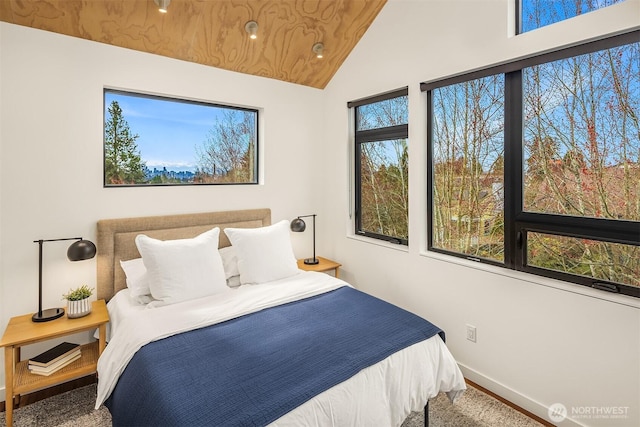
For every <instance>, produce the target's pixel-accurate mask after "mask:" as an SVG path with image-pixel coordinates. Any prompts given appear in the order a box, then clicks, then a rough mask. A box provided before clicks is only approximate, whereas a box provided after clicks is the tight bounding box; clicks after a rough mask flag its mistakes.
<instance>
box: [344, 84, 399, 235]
mask: <svg viewBox="0 0 640 427" xmlns="http://www.w3.org/2000/svg"><path fill="white" fill-rule="evenodd" d="M407 95H408V90H407V89H406V88H405V89H401V90H399V91H394V92H391V93H387V94H384V95H378V96H376V97H372V98H367V99H363V100H359V101H353V102H350V103H349V104H348V107H349V108H353V111H354V114H355V232H356V234H360V235H365V236H369V237H373V238H377V239H382V240H388V241H391V242H396V243H400V244H405V245H406V244H408V237H409V230H408V227H409V193H408V191H409V154H408V146H407V138H408V136H409V125H408V119H409V115H408V103H407V101H408V100H407Z"/></svg>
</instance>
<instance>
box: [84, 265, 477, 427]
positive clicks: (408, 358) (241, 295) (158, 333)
mask: <svg viewBox="0 0 640 427" xmlns="http://www.w3.org/2000/svg"><path fill="white" fill-rule="evenodd" d="M341 286H350V285H349V284H348V283H346V282H344V281H342V280H340V279H336V278H334V277H332V276H329V275H327V274H324V273H315V272H303V273H300V274H298V275H296V276H293V277H290V278H287V279H283V280H278V281H274V282H270V283H264V284H260V285H246V286H241V287H239V288H237V289H229V291H227V292H224V293H222V294H216V295H211V296H208V297H205V298H200V299H197V300H192V301H185V302H182V303H178V304H173V305H169V306H164V307H157V308H147V307H146V306H143V305H139V304H136V303H135V302H133V301H132V300H131V298H130V297H129V295H127V290H123V291H120V292H118V294H116V295H115V296H114V298H112V299H111V301H109V304H108V305H107V307H108V309H109V316H110V323H111V325H110V326H111V328H110V329H111V330H110V337H109V338H110V340H109V345H108V346H107V348H106V349H105V351H104V353H103V354H102V356H101V357H100V359H99V360H98V375H99V378H100V381H99V382H98V396H97V399H96V409H97V408H99V407H100V405H101V404H103V403H104V401H105V400H106V399H107V398H108V397H109V395H110V394H111V392H112V391H113V388H114V387H115V384H116V382H117V380H118V378H119V376H120V374H121V373H122V372H123V371H124V368H125V367H126V365H127V363H128V362H129V360H131V358H132V357H133V355H134V354H135V352H136V351H137V350H138V349H139V348H141V347H142V346H143V345H145V344H147V343H149V342H152V341H155V340H158V339H161V338H165V337H167V336H170V335H174V334H177V333H180V332H184V331H186V330H190V329H195V328H199V327H203V326H207V325H212V324H215V323H220V322H224V321H226V320H229V319H232V318H235V317H239V316H242V315H244V314H248V313H252V312H256V311H259V310H262V309H264V308H268V307H273V306H276V305H279V304H284V303H287V302H291V301H295V300H299V299H303V298H308V297H310V296H313V295H319V294H322V293H325V292H329V291H331V290H334V289H337V288H339V287H341ZM425 361H426V363H425ZM465 389H466V385H465V382H464V378H463V375H462V372H461V371H460V369H459V368H458V365H457V364H456V362H455V360H454V358H453V356H452V355H451V353H450V352H449V350H448V348H447V347H446V345H445V344H444V342H443V341H442V339H441V338H440V336H438V335H436V336H434V337H432V338H430V339H428V340H425V341H422V342H420V343H417V344H414V345H412V346H410V347H408V348H405V349H403V350H401V351H399V352H397V353H395V354H393V355H391V356H390V357H388V358H387V359H385V360H383V361H381V362H379V363H377V364H375V365H373V366H371V367H369V368H366V369H364V370H362V371H361V372H360V373H358V374H357V375H355V376H353V377H352V378H350V379H349V380H347V381H344V382H343V383H341V384H338V385H337V386H335V387H333V388H331V389H329V390H327V391H325V392H323V393H321V394H319V395H318V396H316V397H315V398H313V399H312V400H310V401H308V402H306V403H305V404H303V405H301V406H299V407H298V408H296V409H295V410H293V411H291V412H289V413H288V414H286V415H284V416H283V417H281V418H280V419H278V420H276V421H275V422H274V423H273V424H272V425H273V426H274V427H284V426H299V425H306V426H318V427H319V426H347V425H348V426H365V425H389V426H397V425H400V424H401V423H402V421H403V420H404V419H405V418H406V417H407V416H408V415H409V413H410V412H411V411H420V410H422V408H423V407H424V404H425V402H426V401H427V400H428V399H430V398H433V397H435V396H436V395H437V394H438V393H439V392H446V393H447V394H448V396H449V398H450V400H451V401H452V402H454V401H455V400H456V399H457V398H458V397H459V396H460V395H461V394H462V393H463V392H464V390H465Z"/></svg>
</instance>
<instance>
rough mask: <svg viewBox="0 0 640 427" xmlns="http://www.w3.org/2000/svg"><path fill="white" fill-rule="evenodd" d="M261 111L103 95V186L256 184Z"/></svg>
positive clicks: (108, 92)
mask: <svg viewBox="0 0 640 427" xmlns="http://www.w3.org/2000/svg"><path fill="white" fill-rule="evenodd" d="M257 126H258V111H257V110H251V109H245V108H237V107H230V106H224V105H217V104H210V103H205V102H196V101H189V100H181V99H174V98H167V97H161V96H151V95H144V94H137V93H131V92H123V91H117V90H110V89H105V90H104V186H105V187H117V186H140V185H141V186H151V185H189V184H257V183H258V175H257V173H258V127H257Z"/></svg>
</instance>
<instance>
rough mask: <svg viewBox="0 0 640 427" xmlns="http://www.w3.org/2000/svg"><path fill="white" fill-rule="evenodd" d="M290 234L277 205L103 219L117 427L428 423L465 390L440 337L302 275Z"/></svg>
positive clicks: (108, 372) (102, 367)
mask: <svg viewBox="0 0 640 427" xmlns="http://www.w3.org/2000/svg"><path fill="white" fill-rule="evenodd" d="M288 233H289V230H288V221H279V222H277V223H275V224H272V223H271V212H270V210H269V209H252V210H241V211H224V212H209V213H198V214H187V215H169V216H156V217H141V218H124V219H109V220H101V221H99V222H98V254H97V267H98V281H97V288H98V291H97V293H98V298H104V299H106V300H107V301H108V304H107V306H108V308H109V314H110V317H111V322H110V325H109V333H108V345H107V348H106V349H105V351H104V353H103V354H102V355H101V357H100V359H99V361H98V378H99V381H98V396H97V400H96V408H98V407H99V406H100V405H102V404H105V406H107V408H109V410H110V412H111V414H112V419H113V425H114V426H118V425H220V426H226V425H231V426H236V425H237V426H254V425H255V426H262V425H270V426H301V425H305V426H327V425H333V426H369V425H380V426H387V425H388V426H398V425H400V424H401V423H402V422H403V421H404V419H405V418H406V417H407V416H408V415H409V413H410V412H412V411H419V410H422V409H423V408H424V410H425V424H427V422H428V412H427V409H428V406H427V404H428V400H429V399H430V398H432V397H435V396H436V395H437V394H438V393H440V392H445V393H447V395H448V396H449V398H450V400H451V401H452V402H454V401H455V400H456V399H457V398H458V397H459V396H460V395H461V394H462V393H463V392H464V390H465V388H466V386H465V383H464V378H463V376H462V373H461V372H460V370H459V368H458V366H457V364H456V363H455V360H454V358H453V356H452V355H451V353H450V352H449V351H448V349H447V347H446V346H445V344H444V332H443V331H441V330H440V329H439V328H438V327H437V326H435V325H433V324H431V323H429V322H428V321H426V320H424V319H422V318H420V317H418V316H415V315H413V314H411V313H409V312H406V311H404V310H402V309H400V308H398V307H395V306H393V305H391V304H388V303H386V302H384V301H381V300H379V299H377V298H374V297H372V296H370V295H367V294H365V293H363V292H360V291H358V290H357V289H355V288H354V287H353V286H351V285H349V284H348V283H346V282H344V281H342V280H339V279H337V278H335V277H333V276H330V275H328V274H324V273H315V272H302V271H301V270H298V269H297V266H296V263H295V258H294V257H293V250H292V249H291V242H290V239H289V234H288ZM231 243H233V245H232V244H231ZM216 249H218V250H216ZM195 266H197V268H196V267H195ZM125 271H126V272H125ZM211 277H213V278H214V279H211ZM175 283H180V285H175ZM212 283H213V284H212ZM145 286H147V287H145Z"/></svg>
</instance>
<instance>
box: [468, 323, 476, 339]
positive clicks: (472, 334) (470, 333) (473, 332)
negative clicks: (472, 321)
mask: <svg viewBox="0 0 640 427" xmlns="http://www.w3.org/2000/svg"><path fill="white" fill-rule="evenodd" d="M467 339H468V340H469V341H471V342H476V327H475V326H473V325H469V324H467Z"/></svg>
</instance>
